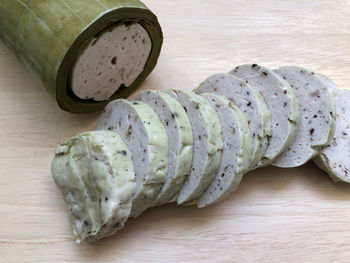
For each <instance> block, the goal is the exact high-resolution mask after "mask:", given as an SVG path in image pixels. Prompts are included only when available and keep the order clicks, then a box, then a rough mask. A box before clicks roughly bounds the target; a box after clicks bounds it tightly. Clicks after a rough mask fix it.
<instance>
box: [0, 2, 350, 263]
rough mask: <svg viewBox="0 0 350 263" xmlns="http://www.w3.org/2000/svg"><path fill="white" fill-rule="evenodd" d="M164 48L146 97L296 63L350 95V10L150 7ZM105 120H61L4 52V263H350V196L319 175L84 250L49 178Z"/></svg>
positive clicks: (290, 177) (164, 219)
mask: <svg viewBox="0 0 350 263" xmlns="http://www.w3.org/2000/svg"><path fill="white" fill-rule="evenodd" d="M144 2H145V4H146V5H148V6H149V7H150V8H151V9H152V10H153V11H154V12H155V13H156V14H158V16H159V20H160V23H161V25H162V27H163V30H164V35H165V44H164V49H163V52H162V54H161V58H160V60H159V64H158V66H157V67H156V70H155V71H154V72H153V73H152V75H151V76H150V77H149V78H148V79H147V80H146V82H145V83H144V84H143V85H142V89H149V88H150V89H166V88H181V89H192V88H194V87H196V86H197V85H198V84H199V83H200V82H201V81H203V80H204V79H205V78H206V77H207V76H209V75H210V74H213V73H216V72H227V71H229V70H230V69H232V68H233V67H234V66H235V65H237V64H241V63H252V62H255V63H261V64H264V65H266V66H268V67H272V68H274V67H278V66H280V65H285V64H297V65H301V66H304V67H309V68H312V69H314V70H317V71H319V72H321V73H324V74H326V75H327V76H329V77H330V78H332V79H333V80H334V81H335V82H336V83H337V84H338V85H339V86H340V87H342V88H349V86H350V45H349V42H350V31H349V29H350V1H348V0H342V1H340V0H339V1H296V0H293V1H272V0H267V1H260V0H251V1H243V0H241V1H233V0H217V1H210V0H191V1H186V0H162V1H157V0H145V1H144ZM97 118H98V114H90V115H72V114H69V113H66V112H63V111H61V110H60V109H58V107H57V106H56V104H55V102H54V101H53V100H52V99H51V98H50V97H49V95H47V94H46V92H45V91H44V90H41V89H40V88H39V85H38V82H37V81H36V80H34V79H32V78H31V77H30V75H29V73H28V72H27V71H26V70H25V69H24V67H23V66H22V65H21V64H20V63H19V62H18V60H17V59H16V57H15V56H14V55H13V54H12V53H11V52H10V51H9V50H8V49H7V48H6V47H5V45H4V44H3V43H0V167H1V168H2V169H1V172H0V173H1V176H0V262H6V263H7V262H35V263H40V262H45V263H47V262H101V263H104V262H350V223H349V222H350V215H349V205H350V187H349V186H348V185H344V184H333V183H332V182H331V181H330V180H329V178H328V176H327V175H326V174H325V173H323V172H322V171H320V170H318V169H317V168H316V167H315V166H314V165H313V164H308V165H305V166H303V167H300V168H297V169H289V170H283V169H278V168H273V167H267V168H264V169H260V170H257V171H255V172H253V173H250V174H248V175H246V176H245V178H244V180H243V182H242V184H241V186H240V188H239V189H238V190H237V191H236V192H235V193H234V194H232V195H231V196H230V197H229V198H227V199H226V200H225V201H223V202H221V203H219V204H216V205H215V206H211V207H208V208H204V209H196V208H192V207H176V206H175V205H167V206H163V207H159V208H154V209H150V210H148V211H146V212H145V213H144V214H143V215H142V216H141V217H139V218H138V219H137V220H130V221H129V222H128V223H127V225H126V227H125V229H124V230H122V231H121V232H119V233H118V234H116V235H115V236H114V237H111V238H109V239H106V240H103V241H101V242H98V243H96V244H94V245H81V246H79V245H76V244H75V243H74V242H73V235H72V232H71V230H70V228H69V225H68V220H67V216H66V211H65V209H66V208H65V205H64V202H63V200H62V197H61V194H60V192H59V191H58V189H57V188H56V186H55V184H54V183H53V180H52V179H51V175H50V162H51V160H52V158H53V152H54V149H55V147H56V145H57V143H58V142H59V141H62V140H64V139H67V138H69V137H71V136H74V135H75V134H76V133H78V132H82V131H86V130H91V129H94V127H95V125H96V121H97Z"/></svg>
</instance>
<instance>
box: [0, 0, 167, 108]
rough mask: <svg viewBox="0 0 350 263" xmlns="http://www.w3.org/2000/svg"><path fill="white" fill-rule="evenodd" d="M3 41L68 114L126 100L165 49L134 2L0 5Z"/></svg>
mask: <svg viewBox="0 0 350 263" xmlns="http://www.w3.org/2000/svg"><path fill="white" fill-rule="evenodd" d="M0 37H1V39H2V40H3V41H4V42H5V43H6V44H7V46H9V47H10V48H11V49H12V50H13V51H14V52H15V53H16V55H17V56H18V58H19V59H20V60H21V61H22V63H23V64H24V65H25V66H26V68H27V69H28V70H30V72H31V73H32V74H33V75H34V76H35V77H37V78H39V79H40V80H41V82H42V84H43V86H44V88H45V89H46V90H47V92H48V93H49V94H51V95H52V96H53V97H54V99H55V100H57V102H58V104H59V106H60V107H61V108H62V109H63V110H65V111H69V112H73V113H89V112H93V111H98V110H101V109H103V108H104V106H105V105H106V104H107V103H108V102H109V101H110V100H113V99H116V98H125V97H127V96H129V95H130V94H131V93H132V92H133V91H135V89H136V88H137V87H138V85H139V84H140V83H141V82H142V81H143V80H144V79H145V78H146V77H147V76H148V75H149V74H150V73H151V71H152V70H153V69H154V67H155V65H156V63H157V60H158V57H159V54H160V50H161V47H162V43H163V34H162V30H161V27H160V25H159V23H158V20H157V17H156V16H155V15H154V14H153V13H152V12H151V11H150V10H149V9H148V8H147V7H146V6H145V5H144V4H143V3H141V2H140V1H138V0H59V1H57V0H1V1H0Z"/></svg>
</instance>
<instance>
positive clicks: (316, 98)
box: [273, 66, 335, 168]
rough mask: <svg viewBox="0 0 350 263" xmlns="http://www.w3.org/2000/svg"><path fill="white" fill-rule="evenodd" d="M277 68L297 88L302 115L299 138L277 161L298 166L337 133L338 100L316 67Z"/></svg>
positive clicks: (311, 156)
mask: <svg viewBox="0 0 350 263" xmlns="http://www.w3.org/2000/svg"><path fill="white" fill-rule="evenodd" d="M274 71H275V72H276V73H277V74H279V75H280V76H281V77H282V78H283V79H285V80H286V81H287V82H288V83H289V84H290V85H291V87H292V88H293V89H294V91H295V94H296V97H297V100H298V104H299V112H300V118H299V121H298V128H297V133H296V137H295V140H294V141H293V142H292V143H291V145H289V146H288V148H287V150H286V151H285V152H283V153H282V154H281V155H280V156H279V157H278V158H277V159H276V160H275V161H274V162H273V165H275V166H278V167H282V168H291V167H297V166H300V165H303V164H305V163H306V162H308V161H309V160H311V159H312V158H314V157H315V156H316V155H317V154H318V153H319V151H320V150H321V147H322V146H325V145H327V144H328V143H329V141H330V139H331V138H332V137H333V134H334V129H335V104H334V101H333V98H332V95H331V93H330V88H329V83H328V82H327V81H325V80H324V79H323V78H320V77H318V76H317V74H315V73H314V72H313V71H311V70H308V69H305V68H302V67H297V66H284V67H281V68H279V69H277V70H274Z"/></svg>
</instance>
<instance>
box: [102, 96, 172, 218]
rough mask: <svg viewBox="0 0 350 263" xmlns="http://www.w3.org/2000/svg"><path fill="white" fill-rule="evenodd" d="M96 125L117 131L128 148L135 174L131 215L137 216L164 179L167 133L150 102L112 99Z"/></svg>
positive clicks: (147, 205) (165, 174) (149, 202)
mask: <svg viewBox="0 0 350 263" xmlns="http://www.w3.org/2000/svg"><path fill="white" fill-rule="evenodd" d="M97 129H99V130H101V129H102V130H111V131H114V132H117V133H119V134H120V136H121V137H122V139H123V140H124V141H125V143H126V144H127V145H128V147H129V149H130V152H131V156H132V160H133V164H134V171H135V174H136V194H135V196H134V199H133V204H132V210H131V216H132V217H137V216H139V215H140V214H141V213H142V212H143V211H144V210H145V209H147V208H148V207H150V206H152V204H153V201H154V200H155V198H156V197H157V195H158V194H159V192H160V190H161V188H162V187H163V184H164V183H165V182H166V179H167V173H168V137H167V134H166V131H165V129H164V127H163V124H162V123H161V122H160V119H159V117H158V115H157V114H156V113H155V112H154V111H153V109H152V108H151V107H150V106H149V105H147V104H145V103H143V102H140V101H128V100H115V101H112V102H111V103H109V104H108V105H107V106H106V108H105V109H104V111H103V113H102V115H101V118H100V120H99V123H98V125H97Z"/></svg>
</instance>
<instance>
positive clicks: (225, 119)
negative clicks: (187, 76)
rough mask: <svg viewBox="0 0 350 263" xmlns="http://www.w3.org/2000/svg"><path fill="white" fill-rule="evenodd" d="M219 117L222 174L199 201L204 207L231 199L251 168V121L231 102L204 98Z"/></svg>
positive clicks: (220, 168) (211, 97) (221, 98)
mask: <svg viewBox="0 0 350 263" xmlns="http://www.w3.org/2000/svg"><path fill="white" fill-rule="evenodd" d="M201 96H203V97H204V98H205V99H207V100H208V101H209V103H210V104H211V106H212V107H213V109H215V111H216V113H217V114H218V117H219V120H220V124H221V129H222V140H223V144H224V148H223V151H222V156H221V162H220V166H219V170H218V172H217V173H216V176H215V178H214V180H213V181H212V183H211V184H210V186H209V187H208V188H207V189H206V190H205V192H204V194H203V195H201V196H200V197H199V199H198V201H197V206H198V207H200V208H201V207H204V206H207V205H210V204H213V203H216V202H218V201H220V200H223V199H224V198H226V197H227V196H229V195H230V194H231V193H232V192H233V191H235V190H236V189H237V187H238V186H239V184H240V182H241V179H242V176H243V173H244V172H245V171H246V170H247V169H248V167H249V166H250V158H251V155H252V139H251V137H250V131H249V127H248V120H247V119H246V117H245V116H244V114H243V113H242V112H241V110H240V109H239V108H238V107H237V106H235V105H234V104H233V103H232V102H231V101H229V100H227V99H226V98H225V97H223V96H219V95H216V94H213V93H203V94H201Z"/></svg>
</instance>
